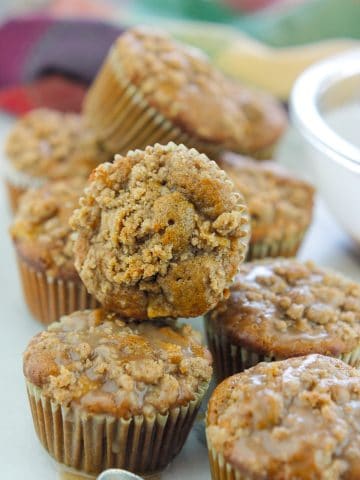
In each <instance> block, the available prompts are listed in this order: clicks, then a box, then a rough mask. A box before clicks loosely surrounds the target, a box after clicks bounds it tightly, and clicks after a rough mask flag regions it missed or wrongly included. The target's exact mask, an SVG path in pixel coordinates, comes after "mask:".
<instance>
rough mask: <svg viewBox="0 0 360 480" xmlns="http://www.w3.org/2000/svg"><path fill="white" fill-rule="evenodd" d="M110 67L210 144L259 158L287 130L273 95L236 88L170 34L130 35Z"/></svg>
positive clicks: (118, 46) (121, 39) (139, 32)
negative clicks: (118, 71)
mask: <svg viewBox="0 0 360 480" xmlns="http://www.w3.org/2000/svg"><path fill="white" fill-rule="evenodd" d="M110 61H112V62H113V65H114V68H115V69H119V68H121V70H122V73H123V74H124V75H125V77H126V78H127V79H128V80H129V81H130V82H131V83H132V84H133V85H135V86H136V87H138V88H139V89H140V91H141V92H142V94H143V95H144V97H145V98H146V100H147V101H148V102H149V104H150V105H151V106H153V107H154V108H156V109H157V110H158V111H159V112H160V113H162V114H163V115H164V116H165V117H166V118H167V119H169V120H172V121H173V122H174V123H175V124H176V125H178V126H180V127H181V128H182V129H184V130H185V131H187V132H189V133H190V134H195V135H196V136H197V137H198V138H200V139H201V140H204V141H206V142H212V143H214V144H221V145H222V146H223V147H227V148H228V149H229V150H232V151H240V152H248V153H250V152H256V151H258V150H261V149H263V148H265V147H268V146H269V145H272V144H273V143H274V142H275V141H276V140H277V139H278V138H279V136H280V135H281V133H282V132H283V130H284V128H285V126H286V115H285V113H284V110H283V108H282V106H281V105H280V104H279V103H278V102H277V101H276V100H275V99H273V98H272V97H271V96H270V95H267V94H265V93H263V92H259V91H253V90H250V89H249V88H246V87H245V86H243V85H239V84H237V83H235V81H232V80H230V79H229V78H227V77H225V76H224V75H223V74H222V73H221V72H220V71H218V70H216V69H215V68H214V67H213V66H212V65H211V64H210V62H209V60H208V59H207V57H206V56H205V54H203V53H202V52H201V51H199V50H197V49H195V48H192V47H189V46H186V45H183V44H180V43H178V42H175V41H174V40H173V39H172V38H171V37H169V36H168V35H167V34H165V33H164V32H159V31H154V29H151V30H150V29H147V28H134V29H131V30H128V31H127V32H126V33H125V34H123V35H121V36H120V37H119V39H118V41H117V42H116V44H115V45H114V47H113V49H112V51H111V54H110Z"/></svg>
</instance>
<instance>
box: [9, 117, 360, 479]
mask: <svg viewBox="0 0 360 480" xmlns="http://www.w3.org/2000/svg"><path fill="white" fill-rule="evenodd" d="M5 129H6V121H5V119H4V118H1V117H0V142H2V138H3V135H4V133H5ZM1 144H2V143H1ZM279 156H280V157H281V161H282V162H283V163H287V164H289V165H290V166H292V168H294V169H295V170H298V171H299V170H300V171H302V170H303V169H304V152H303V149H302V144H301V142H299V139H298V138H297V137H296V136H295V135H294V134H293V133H291V132H290V134H289V135H288V136H287V138H286V139H285V141H284V143H283V145H282V147H281V149H280V152H279ZM334 194H335V192H334ZM10 220H11V217H10V214H9V210H8V205H7V201H6V197H5V192H4V190H3V186H2V184H1V187H0V229H1V230H0V240H1V250H0V252H1V256H0V262H1V263H0V286H1V288H0V295H1V298H0V308H1V310H2V312H3V313H2V334H1V336H0V380H1V386H2V391H1V392H0V425H1V435H0V478H1V480H20V479H23V478H26V480H40V479H46V480H55V479H56V478H57V474H56V471H55V468H54V465H53V463H52V462H51V460H50V458H49V457H48V455H47V454H46V452H45V451H44V450H43V448H42V447H41V446H40V444H39V442H38V440H37V438H36V436H35V432H34V429H33V424H32V420H31V417H30V411H29V408H28V404H27V398H26V393H25V388H24V382H23V376H22V359H21V356H22V352H23V350H24V348H25V347H26V345H27V343H28V341H29V340H30V338H31V337H32V336H33V335H34V334H35V333H37V332H38V331H40V330H41V326H40V325H39V324H38V323H36V322H35V320H33V319H32V318H31V316H30V315H29V313H28V312H27V310H26V307H25V304H24V301H23V298H22V293H21V290H20V285H19V279H18V274H17V269H16V264H15V255H14V251H13V249H12V246H11V242H10V239H9V236H8V226H9V223H10ZM300 256H301V258H304V259H309V258H311V259H314V260H315V261H316V262H318V263H319V264H321V265H327V266H330V267H333V268H336V269H338V270H340V271H342V272H344V273H346V274H348V275H350V276H351V277H352V278H354V279H357V280H359V281H360V253H359V251H356V250H355V247H354V245H352V243H351V241H350V240H349V239H348V238H347V237H346V236H345V234H344V233H343V232H342V231H341V230H340V229H339V227H337V225H336V224H335V222H334V220H333V219H332V218H331V217H330V216H329V214H328V213H327V211H326V209H325V207H324V206H323V205H322V204H321V203H320V202H319V203H318V205H317V208H316V212H315V218H314V223H313V226H312V228H311V230H310V232H309V235H308V236H307V238H306V241H305V244H304V246H303V248H302V250H301V252H300ZM193 323H195V324H196V325H197V326H198V327H200V328H201V325H200V324H199V321H198V320H195V321H193ZM209 478H210V474H209V470H208V462H207V453H206V449H205V447H204V446H203V445H202V444H201V443H199V441H198V440H197V438H196V436H195V435H194V433H192V434H191V435H190V437H189V439H188V441H187V443H186V445H185V448H184V449H183V451H182V452H181V454H180V455H179V456H178V457H177V459H176V460H175V461H174V462H173V463H172V465H171V466H170V467H169V468H168V469H167V470H166V472H165V473H164V474H163V475H162V480H170V479H171V480H184V479H186V480H195V479H196V480H205V479H209Z"/></svg>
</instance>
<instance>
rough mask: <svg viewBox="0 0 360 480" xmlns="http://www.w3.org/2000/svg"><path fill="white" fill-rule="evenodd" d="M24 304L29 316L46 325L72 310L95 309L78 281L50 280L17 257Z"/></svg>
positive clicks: (55, 278)
mask: <svg viewBox="0 0 360 480" xmlns="http://www.w3.org/2000/svg"><path fill="white" fill-rule="evenodd" d="M17 262H18V267H19V272H20V278H21V283H22V288H23V292H24V297H25V301H26V304H27V306H28V308H29V310H30V312H31V313H32V315H33V316H34V317H35V318H36V319H37V320H38V321H39V322H41V323H43V324H44V325H48V324H50V323H52V322H55V321H57V320H59V319H60V317H61V316H62V315H67V314H69V313H72V312H74V311H76V310H87V309H93V308H97V307H98V306H99V303H98V302H97V300H96V299H95V298H94V297H92V296H91V295H90V294H89V293H88V292H87V290H86V288H85V286H84V284H83V283H82V282H81V280H80V278H73V279H66V278H62V277H51V276H49V275H47V273H46V272H44V271H42V270H40V269H36V268H35V267H33V266H32V265H30V264H29V263H28V262H26V260H24V259H23V258H22V257H20V255H18V256H17Z"/></svg>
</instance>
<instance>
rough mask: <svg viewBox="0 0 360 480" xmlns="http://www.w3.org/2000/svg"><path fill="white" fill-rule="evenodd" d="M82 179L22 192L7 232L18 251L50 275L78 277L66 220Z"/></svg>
mask: <svg viewBox="0 0 360 480" xmlns="http://www.w3.org/2000/svg"><path fill="white" fill-rule="evenodd" d="M85 183H86V182H85V179H83V178H80V177H74V178H72V179H69V180H59V181H57V182H49V183H46V184H45V185H44V186H43V187H41V188H38V189H33V190H28V191H27V192H26V193H25V194H24V195H22V197H21V199H20V203H19V208H18V210H17V212H16V216H15V218H14V221H13V224H12V226H11V227H10V233H11V236H12V239H13V241H14V243H15V246H16V249H17V252H18V254H19V255H21V256H22V257H23V259H24V260H26V261H27V262H29V263H32V264H34V266H36V267H37V268H40V269H41V270H45V271H47V273H48V274H49V275H54V276H55V275H61V276H65V277H72V276H76V277H77V276H78V274H77V272H76V270H75V266H74V255H73V248H74V236H75V235H74V233H73V231H72V229H71V227H70V225H69V219H70V216H71V214H72V213H73V211H74V209H75V208H76V207H77V206H78V204H79V198H80V195H81V194H82V193H83V190H84V187H85Z"/></svg>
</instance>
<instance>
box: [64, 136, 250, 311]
mask: <svg viewBox="0 0 360 480" xmlns="http://www.w3.org/2000/svg"><path fill="white" fill-rule="evenodd" d="M71 224H72V226H73V228H74V229H75V231H76V232H77V235H78V236H77V240H76V244H75V266H76V268H77V270H78V272H79V274H80V277H81V278H82V280H83V282H84V284H85V285H86V287H87V289H88V291H89V292H90V293H91V294H93V295H94V296H95V297H96V298H97V299H98V300H99V302H100V303H101V304H102V305H103V307H104V308H106V309H108V310H113V311H117V312H119V313H121V314H122V315H123V316H126V317H131V318H136V319H147V318H155V317H169V316H170V317H175V318H177V317H195V316H197V315H201V314H203V313H204V312H205V311H207V310H209V309H210V308H212V307H214V306H215V305H216V304H217V303H218V301H219V300H221V299H222V298H223V296H224V295H225V296H226V295H227V294H228V287H229V284H230V283H231V281H232V279H233V277H234V275H235V273H236V272H237V269H238V265H239V263H240V262H241V261H242V260H243V259H244V258H245V255H246V248H247V242H248V237H249V233H248V229H249V219H248V213H247V209H246V207H245V205H244V203H243V199H242V197H241V195H240V194H239V193H236V192H235V191H234V187H233V184H232V182H231V181H230V180H229V179H228V177H227V176H226V174H225V173H224V172H223V171H222V170H220V169H219V167H218V166H217V165H216V164H215V162H212V161H210V160H209V159H208V158H207V156H206V155H204V154H199V153H198V152H197V151H196V150H195V149H190V150H189V149H188V148H186V147H184V146H183V145H175V144H174V143H169V144H168V145H166V146H163V145H159V144H156V145H155V146H154V147H151V146H149V147H147V148H146V149H145V151H142V150H136V151H130V152H128V154H127V155H126V156H124V157H123V156H121V155H117V156H116V157H115V161H114V163H112V164H110V163H104V164H102V165H100V166H99V167H97V168H96V169H95V170H94V172H93V173H92V175H91V179H90V182H89V185H88V187H87V189H86V190H85V194H84V196H83V197H82V198H81V200H80V208H79V209H77V210H76V211H75V212H74V215H73V216H72V219H71Z"/></svg>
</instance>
